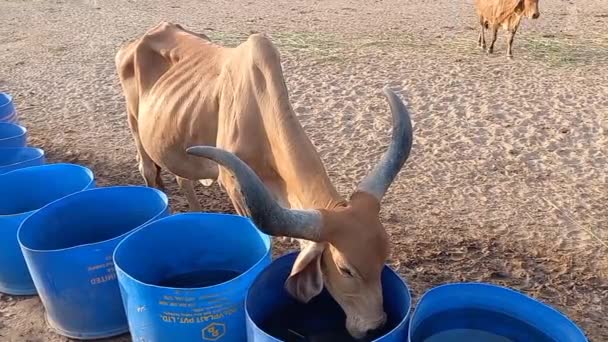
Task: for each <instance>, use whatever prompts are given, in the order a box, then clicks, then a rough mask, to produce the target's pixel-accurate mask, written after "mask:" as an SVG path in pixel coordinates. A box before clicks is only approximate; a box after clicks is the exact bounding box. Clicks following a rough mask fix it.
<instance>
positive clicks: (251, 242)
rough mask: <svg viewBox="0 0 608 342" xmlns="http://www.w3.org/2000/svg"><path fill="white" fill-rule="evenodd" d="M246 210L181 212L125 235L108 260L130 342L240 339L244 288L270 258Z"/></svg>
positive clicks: (267, 244)
mask: <svg viewBox="0 0 608 342" xmlns="http://www.w3.org/2000/svg"><path fill="white" fill-rule="evenodd" d="M270 260H271V258H270V238H269V237H268V236H267V235H265V234H263V233H261V232H260V231H259V230H258V229H257V228H256V227H255V226H254V224H253V223H252V222H251V220H249V219H248V218H246V217H242V216H237V215H226V214H207V213H188V214H179V215H174V216H170V217H167V218H164V219H162V220H158V221H156V222H153V223H151V224H149V225H147V226H145V227H142V228H141V229H139V230H137V231H135V232H134V233H132V234H131V235H129V236H127V237H126V238H125V239H124V240H123V241H122V242H121V243H120V244H119V245H118V247H117V248H116V252H115V253H114V262H115V264H116V269H117V273H118V281H119V283H120V290H121V292H122V297H123V300H124V306H125V310H126V311H127V316H128V318H129V328H130V331H131V336H132V338H133V341H150V342H152V341H167V342H168V341H222V342H242V341H245V336H246V334H245V310H244V305H243V303H244V300H245V294H246V292H247V289H248V288H249V285H250V284H251V282H253V279H254V278H255V277H256V276H257V275H258V274H259V273H260V271H262V269H263V268H264V267H265V266H267V265H268V264H269V263H270Z"/></svg>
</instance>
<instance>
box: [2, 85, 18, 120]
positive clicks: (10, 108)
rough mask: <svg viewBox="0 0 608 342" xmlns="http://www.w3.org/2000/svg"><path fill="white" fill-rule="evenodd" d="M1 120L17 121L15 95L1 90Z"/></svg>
mask: <svg viewBox="0 0 608 342" xmlns="http://www.w3.org/2000/svg"><path fill="white" fill-rule="evenodd" d="M0 122H10V123H17V111H16V110H15V105H14V104H13V97H12V96H10V95H9V94H7V93H3V92H0Z"/></svg>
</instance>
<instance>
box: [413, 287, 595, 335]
mask: <svg viewBox="0 0 608 342" xmlns="http://www.w3.org/2000/svg"><path fill="white" fill-rule="evenodd" d="M409 341H410V342H438V341H442V342H456V341H488V342H503V341H508V342H524V341H525V342H528V341H530V342H531V341H534V342H583V341H587V339H586V337H585V335H584V334H583V332H582V331H581V330H580V329H579V328H578V327H577V326H576V325H575V324H574V323H573V322H572V321H571V320H570V319H568V318H567V317H566V316H564V315H563V314H561V313H559V312H558V311H557V310H555V309H553V308H551V307H549V306H547V305H545V304H543V303H541V302H539V301H537V300H535V299H533V298H531V297H528V296H526V295H524V294H522V293H519V292H516V291H513V290H511V289H508V288H505V287H501V286H497V285H491V284H485V283H455V284H447V285H442V286H438V287H435V288H433V289H431V290H429V291H427V292H426V293H425V294H424V295H423V296H422V298H420V302H419V303H418V305H417V307H416V310H415V311H414V314H413V315H412V320H411V322H410V337H409Z"/></svg>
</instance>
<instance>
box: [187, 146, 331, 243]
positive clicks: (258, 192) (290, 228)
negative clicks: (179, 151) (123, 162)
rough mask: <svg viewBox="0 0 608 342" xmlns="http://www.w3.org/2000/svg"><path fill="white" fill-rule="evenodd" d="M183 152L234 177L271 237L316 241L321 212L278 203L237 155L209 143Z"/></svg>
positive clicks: (252, 212)
mask: <svg viewBox="0 0 608 342" xmlns="http://www.w3.org/2000/svg"><path fill="white" fill-rule="evenodd" d="M186 152H187V153H188V154H190V155H194V156H198V157H203V158H207V159H211V160H213V161H215V162H216V163H218V164H220V165H221V166H223V167H224V168H225V169H226V170H227V171H229V172H230V173H231V174H232V175H233V176H234V177H235V178H236V180H237V182H238V184H239V186H240V189H239V191H240V192H241V196H242V199H243V201H244V204H245V205H246V206H247V209H248V210H249V216H250V217H251V219H252V220H253V222H254V223H255V224H256V226H257V227H258V228H259V229H260V230H261V231H263V232H264V233H266V234H268V235H272V236H287V237H293V238H298V239H306V240H311V241H319V239H320V237H321V226H322V224H321V214H320V213H319V212H318V211H316V210H293V209H287V208H284V207H282V206H281V205H279V204H278V203H277V202H276V201H275V200H274V199H273V198H272V195H271V194H270V192H268V190H267V189H266V187H265V186H264V183H262V181H261V180H260V178H259V177H258V176H257V175H256V174H255V172H253V170H252V169H251V168H250V167H249V166H248V165H247V164H245V162H243V161H242V160H241V159H240V158H239V157H237V156H236V155H234V154H233V153H230V152H228V151H226V150H222V149H219V148H216V147H211V146H194V147H190V148H188V149H187V150H186Z"/></svg>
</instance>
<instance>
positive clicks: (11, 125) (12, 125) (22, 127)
mask: <svg viewBox="0 0 608 342" xmlns="http://www.w3.org/2000/svg"><path fill="white" fill-rule="evenodd" d="M0 126H10V127H15V128H17V129H18V130H19V131H20V132H19V133H17V134H15V135H11V136H10V137H4V138H2V137H0V142H2V141H3V140H8V139H15V138H19V137H22V136H24V135H26V134H27V128H25V127H24V126H21V125H19V124H17V123H12V122H0Z"/></svg>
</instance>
